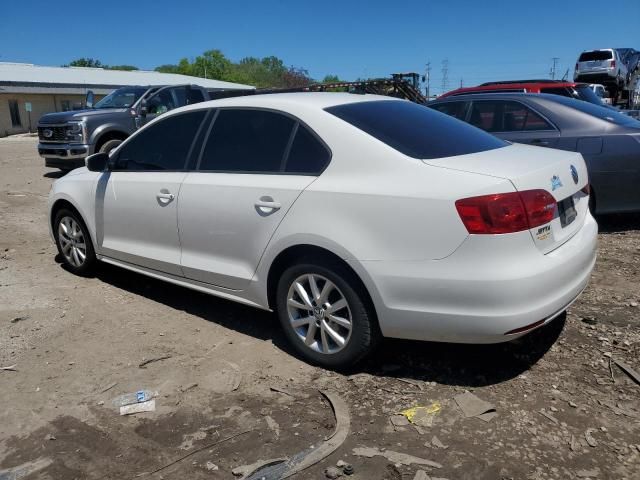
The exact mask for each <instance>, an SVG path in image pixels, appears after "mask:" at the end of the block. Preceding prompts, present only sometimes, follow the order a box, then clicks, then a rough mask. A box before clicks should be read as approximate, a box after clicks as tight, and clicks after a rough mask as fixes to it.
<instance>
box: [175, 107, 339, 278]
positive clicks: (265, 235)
mask: <svg viewBox="0 0 640 480" xmlns="http://www.w3.org/2000/svg"><path fill="white" fill-rule="evenodd" d="M329 158H330V152H329V150H328V149H327V148H326V147H325V146H324V144H323V143H322V142H321V141H320V139H319V138H318V137H316V136H315V134H313V132H311V131H310V130H309V129H308V127H306V126H305V125H303V124H301V123H299V122H298V121H297V120H296V119H294V118H292V117H290V116H287V115H284V114H282V113H280V112H275V111H269V110H258V109H237V108H231V109H219V110H218V111H217V112H216V114H215V116H214V118H213V122H212V125H211V127H210V133H209V134H208V137H207V138H206V140H205V142H204V143H203V148H202V154H201V158H200V160H199V162H198V165H197V167H196V169H195V171H193V172H190V173H189V174H188V175H187V177H186V178H185V180H184V182H183V185H182V189H181V191H180V202H179V205H178V218H179V222H178V223H179V230H180V240H181V245H182V258H181V264H182V268H183V271H184V273H185V276H187V277H189V278H192V279H194V280H198V281H201V282H205V283H209V284H213V285H217V286H221V287H225V288H229V289H234V290H241V289H243V288H245V287H246V286H247V285H248V283H249V281H250V280H251V278H252V277H253V274H254V272H255V270H256V268H257V265H258V262H259V261H260V258H261V256H262V254H263V252H264V250H265V248H266V246H267V244H268V242H269V240H270V239H271V236H272V235H273V233H274V232H275V230H276V228H277V227H278V225H279V224H280V222H281V221H282V219H283V218H284V216H285V215H286V214H287V211H288V210H289V208H290V207H291V206H292V205H293V203H294V202H295V201H296V199H297V198H298V196H299V195H300V193H301V192H302V191H303V190H304V189H305V188H306V187H307V186H308V185H309V184H310V183H311V182H313V180H314V179H315V178H316V177H317V175H319V174H320V172H321V171H322V170H323V169H324V167H325V166H326V164H327V163H328V161H329Z"/></svg>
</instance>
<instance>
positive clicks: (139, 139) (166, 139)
mask: <svg viewBox="0 0 640 480" xmlns="http://www.w3.org/2000/svg"><path fill="white" fill-rule="evenodd" d="M205 114H206V112H205V111H203V110H199V111H196V112H188V113H182V114H179V115H171V116H170V117H168V118H166V119H164V120H160V121H159V122H156V123H154V124H152V125H149V126H148V127H146V128H144V129H143V130H141V131H140V132H139V133H138V134H137V135H136V136H135V137H133V138H131V140H129V141H128V142H127V143H126V144H125V145H123V146H122V148H121V149H120V152H119V153H118V158H117V160H116V165H115V168H114V169H115V170H133V171H137V170H156V171H158V170H182V169H184V168H185V163H186V161H187V156H188V155H189V150H190V149H191V144H192V143H193V138H194V137H195V135H196V132H197V131H198V127H199V126H200V124H201V123H202V120H203V119H204V116H205Z"/></svg>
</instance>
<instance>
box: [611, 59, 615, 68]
mask: <svg viewBox="0 0 640 480" xmlns="http://www.w3.org/2000/svg"><path fill="white" fill-rule="evenodd" d="M611 68H616V61H615V60H611Z"/></svg>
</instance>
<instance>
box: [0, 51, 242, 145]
mask: <svg viewBox="0 0 640 480" xmlns="http://www.w3.org/2000/svg"><path fill="white" fill-rule="evenodd" d="M180 84H191V85H199V86H201V87H204V88H206V89H208V90H211V91H213V90H237V89H242V90H244V89H252V88H254V87H252V86H250V85H242V84H239V83H231V82H223V81H220V80H211V79H206V78H198V77H190V76H188V75H180V74H176V73H160V72H153V71H145V70H133V71H124V70H105V69H103V68H86V67H47V66H41V65H33V64H29V63H8V62H0V137H3V136H6V135H12V134H15V133H24V132H28V131H35V129H36V125H37V123H38V120H39V118H40V117H41V116H42V115H44V114H45V113H49V112H60V111H65V110H72V109H74V108H80V107H82V105H83V104H84V99H85V95H86V94H87V92H88V91H89V90H91V91H93V92H94V94H95V97H96V100H97V99H99V98H101V97H103V96H104V95H107V94H108V93H110V92H111V91H113V90H115V89H116V88H120V87H124V86H130V85H141V86H146V85H180Z"/></svg>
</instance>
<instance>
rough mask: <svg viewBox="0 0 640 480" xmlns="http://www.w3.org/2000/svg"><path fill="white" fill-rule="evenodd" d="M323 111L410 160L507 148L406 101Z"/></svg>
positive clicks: (489, 136)
mask: <svg viewBox="0 0 640 480" xmlns="http://www.w3.org/2000/svg"><path fill="white" fill-rule="evenodd" d="M325 110H326V111H327V112H329V113H331V114H333V115H335V116H336V117H338V118H340V119H342V120H344V121H345V122H347V123H350V124H351V125H353V126H355V127H357V128H359V129H360V130H362V131H364V132H366V133H368V134H369V135H371V136H372V137H374V138H376V139H378V140H380V141H381V142H383V143H386V144H387V145H389V146H390V147H392V148H394V149H395V150H397V151H399V152H401V153H403V154H405V155H408V156H409V157H413V158H420V159H434V158H443V157H453V156H456V155H466V154H469V153H477V152H484V151H487V150H493V149H496V148H501V147H505V146H507V145H508V143H506V142H504V141H502V140H500V139H498V138H496V137H494V136H492V135H489V134H488V133H486V132H483V131H482V130H480V129H478V128H475V127H472V126H471V125H468V124H466V123H464V122H462V121H460V120H456V119H455V118H453V117H450V116H448V115H445V114H444V113H440V112H437V111H435V110H433V109H431V108H427V107H425V106H422V105H417V104H415V103H412V102H407V101H400V100H374V101H368V102H357V103H348V104H345V105H337V106H335V107H329V108H327V109H325Z"/></svg>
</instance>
